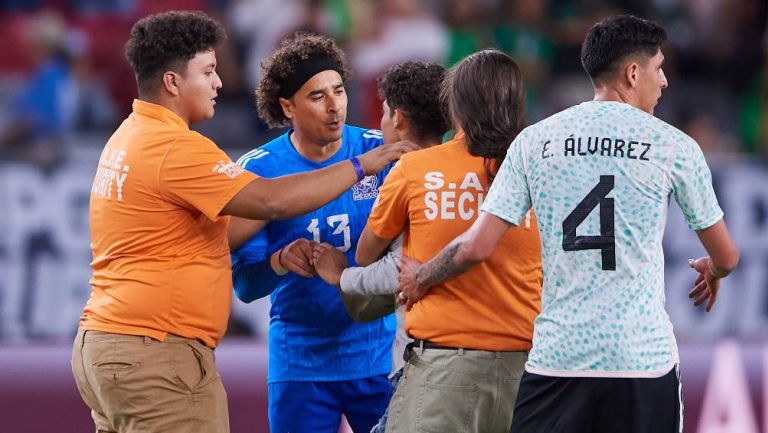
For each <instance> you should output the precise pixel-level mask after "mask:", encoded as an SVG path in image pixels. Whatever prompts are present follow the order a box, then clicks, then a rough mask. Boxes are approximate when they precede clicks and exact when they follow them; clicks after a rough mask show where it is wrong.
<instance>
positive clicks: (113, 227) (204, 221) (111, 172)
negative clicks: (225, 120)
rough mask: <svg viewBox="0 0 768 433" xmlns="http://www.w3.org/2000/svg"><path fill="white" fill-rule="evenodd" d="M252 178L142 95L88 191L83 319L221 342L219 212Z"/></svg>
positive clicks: (224, 274) (227, 276)
mask: <svg viewBox="0 0 768 433" xmlns="http://www.w3.org/2000/svg"><path fill="white" fill-rule="evenodd" d="M254 178H255V176H254V175H253V174H251V173H249V172H246V171H244V170H243V169H242V168H241V167H240V166H238V165H236V164H235V163H233V162H232V161H231V160H230V159H229V157H228V156H227V155H226V154H225V153H224V152H223V151H222V150H221V149H219V148H218V147H217V146H216V144H214V143H213V142H212V141H211V140H209V139H207V138H205V137H204V136H202V135H200V134H198V133H197V132H195V131H192V130H190V129H189V127H188V126H187V124H186V123H185V122H184V121H183V120H182V119H181V118H180V117H178V116H177V115H176V114H175V113H173V112H172V111H170V110H168V109H166V108H164V107H162V106H160V105H156V104H152V103H149V102H145V101H140V100H135V101H134V102H133V113H131V115H130V116H128V118H127V119H126V120H125V121H123V123H122V125H120V127H119V128H118V129H117V131H115V133H114V134H113V135H112V137H111V138H110V139H109V141H108V142H107V145H106V146H105V147H104V151H103V152H102V154H101V159H100V160H99V166H98V169H97V171H96V177H95V179H94V181H93V187H92V189H91V198H90V230H91V248H92V250H93V262H92V263H91V267H92V268H93V278H91V288H92V292H91V297H90V299H88V303H87V304H86V306H85V309H84V310H83V315H82V317H81V318H80V326H81V327H82V328H84V329H89V330H99V331H105V332H113V333H118V334H131V335H145V336H149V337H152V338H155V339H158V340H164V339H165V336H166V334H167V333H172V334H176V335H180V336H182V337H187V338H194V339H199V340H201V341H202V342H203V343H205V344H206V345H207V346H209V347H216V345H217V344H218V342H219V340H220V339H221V337H222V336H223V335H224V331H225V330H226V326H227V319H228V317H229V309H230V302H231V296H232V295H231V293H232V280H231V279H232V277H231V263H230V257H229V247H228V245H227V224H228V223H229V217H226V216H219V212H221V209H222V208H223V207H224V206H225V205H226V204H227V203H228V202H229V201H230V199H232V197H234V195H235V194H237V193H238V192H239V191H240V190H241V189H243V187H245V185H247V184H248V183H250V182H251V181H252V180H253V179H254Z"/></svg>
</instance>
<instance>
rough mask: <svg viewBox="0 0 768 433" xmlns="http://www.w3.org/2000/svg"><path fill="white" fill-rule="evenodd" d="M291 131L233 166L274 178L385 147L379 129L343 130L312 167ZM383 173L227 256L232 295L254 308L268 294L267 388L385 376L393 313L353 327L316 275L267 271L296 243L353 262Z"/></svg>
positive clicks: (275, 223) (269, 227)
mask: <svg viewBox="0 0 768 433" xmlns="http://www.w3.org/2000/svg"><path fill="white" fill-rule="evenodd" d="M290 133H291V131H288V132H287V133H285V134H283V135H281V136H280V137H278V138H276V139H274V140H272V141H270V142H269V143H267V144H265V145H263V146H261V147H259V148H257V149H254V150H252V151H250V152H248V153H246V154H245V155H243V156H242V157H241V158H240V160H239V161H238V163H239V164H240V165H242V166H243V167H245V168H246V169H247V170H249V171H252V172H253V173H256V174H257V175H259V176H262V177H266V178H272V177H277V176H282V175H287V174H293V173H300V172H305V171H310V170H316V169H320V168H323V167H326V166H329V165H332V164H335V163H337V162H339V161H344V160H346V159H349V158H351V157H353V156H356V155H360V154H363V153H365V152H367V151H369V150H371V149H373V148H375V147H376V146H379V145H381V144H382V135H381V132H380V131H377V130H366V129H362V128H357V127H354V126H349V125H345V126H344V130H343V135H342V139H341V147H340V148H339V150H338V151H337V152H336V154H335V155H333V157H331V158H330V159H328V160H327V161H324V162H315V161H311V160H308V159H306V158H304V157H303V156H302V155H301V154H299V153H298V152H297V151H296V149H294V147H293V145H292V144H291V141H290V138H289V136H290ZM388 171H389V168H387V169H386V170H384V171H383V172H381V173H379V174H378V175H376V176H366V177H365V178H364V179H363V180H361V181H360V182H358V183H357V184H355V185H354V186H352V188H350V189H349V190H348V191H347V192H345V193H344V194H342V195H341V196H340V197H338V198H337V199H336V200H334V201H332V202H330V203H328V204H327V205H325V206H323V207H321V208H320V209H318V210H315V211H313V212H309V213H307V214H304V215H301V216H299V217H296V218H292V219H287V220H282V221H272V222H270V223H268V224H267V225H266V226H265V227H264V229H262V231H261V232H259V234H257V235H256V236H254V237H253V238H251V239H250V240H249V241H248V242H247V243H246V244H245V245H243V246H242V247H241V248H239V249H238V250H237V251H235V252H233V253H232V274H233V275H232V276H233V278H232V279H233V283H234V288H235V293H236V294H237V296H238V297H239V298H240V299H241V300H243V301H245V302H251V301H253V300H254V299H257V298H260V297H263V296H266V295H267V294H269V295H270V300H271V301H272V308H271V310H270V325H269V373H268V382H269V383H275V382H283V381H337V380H352V379H360V378H364V377H371V376H375V375H379V374H387V373H389V371H390V368H391V366H392V365H391V364H392V354H391V346H392V339H393V338H394V331H395V327H396V321H395V317H394V315H390V316H387V317H385V318H382V319H379V320H375V321H372V322H367V323H356V322H354V321H353V320H352V319H351V318H350V316H349V314H348V313H347V311H346V309H345V308H344V304H343V303H342V301H341V298H340V296H339V294H338V292H337V289H336V288H334V287H332V286H329V285H328V284H326V283H325V282H323V280H321V279H320V278H319V277H317V276H315V277H313V278H305V277H302V276H299V275H296V274H294V273H288V274H287V275H285V276H282V277H280V276H277V275H276V274H275V272H274V271H273V270H272V268H271V267H270V265H269V258H270V256H271V255H272V253H274V252H275V251H277V250H279V249H280V248H282V247H284V246H286V245H288V244H289V243H291V242H293V241H294V240H296V239H299V238H307V239H311V240H315V241H318V242H327V243H330V244H331V245H334V246H336V247H337V248H339V249H340V250H341V251H343V252H344V253H345V254H346V256H347V258H348V259H349V262H350V264H354V263H355V250H356V248H357V240H358V238H359V237H360V234H361V233H362V230H363V228H364V227H365V223H366V221H367V220H368V214H369V213H370V211H371V207H372V206H373V203H374V201H375V200H376V197H377V196H378V187H379V185H381V183H382V182H383V178H384V176H385V175H386V173H387V172H388ZM316 187H317V188H323V185H317V186H316Z"/></svg>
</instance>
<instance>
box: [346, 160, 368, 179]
mask: <svg viewBox="0 0 768 433" xmlns="http://www.w3.org/2000/svg"><path fill="white" fill-rule="evenodd" d="M349 162H351V163H352V168H354V169H355V174H357V180H358V182H359V181H361V180H363V178H364V177H365V172H364V171H363V167H362V166H361V165H360V160H359V159H357V157H354V156H353V157H352V158H349Z"/></svg>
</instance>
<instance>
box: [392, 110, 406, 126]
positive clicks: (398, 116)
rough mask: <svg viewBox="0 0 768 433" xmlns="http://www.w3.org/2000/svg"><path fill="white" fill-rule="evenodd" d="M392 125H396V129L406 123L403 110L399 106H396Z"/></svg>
mask: <svg viewBox="0 0 768 433" xmlns="http://www.w3.org/2000/svg"><path fill="white" fill-rule="evenodd" d="M392 125H393V126H394V127H395V129H397V130H400V129H402V128H403V126H404V125H405V116H404V115H403V110H401V109H399V108H395V115H394V116H392Z"/></svg>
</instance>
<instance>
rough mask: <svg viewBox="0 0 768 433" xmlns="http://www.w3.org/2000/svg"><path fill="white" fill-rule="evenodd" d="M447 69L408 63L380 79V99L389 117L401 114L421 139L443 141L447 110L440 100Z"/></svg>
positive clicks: (395, 68)
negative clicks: (387, 110)
mask: <svg viewBox="0 0 768 433" xmlns="http://www.w3.org/2000/svg"><path fill="white" fill-rule="evenodd" d="M445 73H446V71H445V68H444V67H443V66H441V65H439V64H437V63H423V62H405V63H400V64H398V65H395V66H392V67H390V68H389V69H387V70H386V71H384V73H383V74H382V75H381V76H379V78H378V80H377V84H378V87H379V98H381V100H382V101H386V103H387V105H388V106H389V109H390V115H394V113H395V110H396V109H397V110H400V111H402V113H403V115H404V116H405V117H406V118H407V119H408V122H409V124H410V126H411V128H412V130H413V133H414V135H415V136H416V137H417V138H419V139H421V140H424V139H432V140H434V139H438V140H439V139H441V138H442V136H443V134H445V132H446V131H448V120H447V116H446V115H447V110H446V107H445V104H443V103H442V100H441V98H440V85H441V84H442V82H443V78H445Z"/></svg>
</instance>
